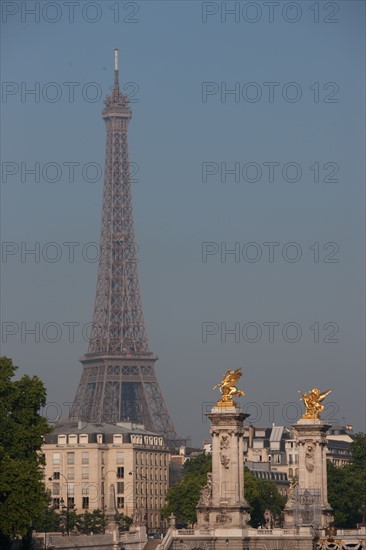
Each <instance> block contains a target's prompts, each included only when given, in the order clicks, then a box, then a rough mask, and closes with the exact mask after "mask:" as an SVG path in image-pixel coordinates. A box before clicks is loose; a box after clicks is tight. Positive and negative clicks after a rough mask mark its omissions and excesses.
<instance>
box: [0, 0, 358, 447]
mask: <svg viewBox="0 0 366 550" xmlns="http://www.w3.org/2000/svg"><path fill="white" fill-rule="evenodd" d="M24 4H25V5H26V8H27V9H28V10H29V9H31V8H32V6H33V7H35V9H36V10H37V9H38V10H39V14H38V13H36V15H31V14H30V13H27V12H26V11H24V10H25V7H24ZM55 4H56V6H55ZM2 9H3V13H2V16H3V23H2V31H3V37H2V59H1V67H2V80H3V90H2V91H3V94H2V105H1V107H2V114H3V134H2V138H3V139H2V151H1V152H2V161H3V165H2V168H3V175H2V199H3V201H2V240H3V241H4V242H5V243H14V244H5V245H4V244H3V255H2V273H3V278H2V279H3V285H2V311H1V316H2V321H3V323H4V322H5V323H13V324H12V325H9V324H6V325H4V324H3V334H2V344H1V345H2V354H6V355H10V356H11V357H13V359H14V361H15V363H17V364H18V365H19V366H20V370H19V372H20V373H25V372H26V373H29V374H37V375H39V376H40V377H41V378H42V379H43V380H44V382H45V384H46V386H47V390H48V400H49V401H50V402H57V403H59V404H60V409H59V411H61V409H62V413H63V414H66V413H67V406H65V405H62V404H63V403H65V402H70V401H72V400H73V398H74V394H75V391H76V388H77V384H78V382H79V379H80V375H81V365H80V363H79V362H78V358H79V357H80V356H81V355H82V354H83V353H85V352H86V350H87V342H86V341H85V338H83V334H82V328H81V327H83V326H85V325H86V324H87V323H88V322H90V321H91V319H92V313H93V305H94V296H95V286H96V269H97V264H96V263H95V262H92V261H88V257H89V258H93V257H94V255H95V247H94V246H93V245H87V243H93V242H98V241H99V231H100V216H101V198H102V183H103V180H102V177H100V178H99V181H96V182H93V181H91V180H92V179H93V178H94V176H95V174H96V171H95V170H94V168H93V166H92V165H88V164H87V163H96V164H97V165H99V166H101V167H102V166H103V162H104V140H105V129H104V122H103V120H102V117H101V110H102V107H103V103H102V99H103V98H104V96H105V95H106V93H107V92H108V89H109V87H110V85H111V84H112V82H113V49H114V48H115V47H118V48H119V49H120V74H121V84H125V83H127V82H128V83H130V84H129V86H128V88H127V89H126V91H127V92H128V93H134V94H135V95H134V97H133V99H137V100H138V101H137V102H135V103H132V109H133V119H132V121H131V123H130V134H129V135H130V156H131V160H132V161H133V162H135V163H136V164H137V165H138V168H139V172H138V174H136V176H135V177H136V178H137V179H138V181H136V183H134V185H133V192H134V208H135V225H136V238H137V244H138V246H139V259H140V279H141V289H142V299H143V305H144V311H145V319H146V324H147V331H148V335H149V338H150V344H151V350H152V351H153V352H155V353H157V354H158V355H159V357H160V360H159V363H158V365H157V374H158V377H159V380H160V383H161V386H162V390H163V393H164V396H165V399H166V401H167V404H168V408H169V411H170V413H171V416H172V418H173V420H174V422H175V425H176V428H177V430H178V431H179V432H180V434H182V435H186V434H191V435H192V438H193V441H194V442H195V443H197V444H199V443H200V442H201V440H202V439H203V438H205V437H207V436H208V431H207V423H206V422H205V421H204V420H203V419H202V410H206V409H207V407H208V406H209V405H207V404H208V403H210V402H212V401H213V400H215V399H217V398H218V393H217V392H212V390H211V388H212V386H213V385H214V384H215V383H217V382H218V381H219V380H220V377H221V375H222V373H223V371H225V370H226V369H227V368H238V367H242V369H243V371H244V376H243V378H242V383H241V387H243V388H244V389H245V391H246V396H245V398H243V399H241V403H242V405H243V406H244V407H247V409H248V412H251V413H252V420H253V421H254V422H257V423H260V424H268V423H270V421H271V420H272V418H271V417H270V416H271V415H270V410H271V406H269V405H265V403H269V402H274V403H277V404H275V405H273V407H272V408H274V410H275V412H276V415H275V420H276V422H278V423H286V424H290V421H291V418H292V419H293V420H294V419H295V418H297V416H298V414H297V413H298V409H297V405H296V406H295V405H288V403H291V402H295V403H296V402H297V400H298V394H297V390H298V389H301V390H303V391H305V390H308V389H311V388H312V387H314V386H319V387H320V389H321V390H325V389H328V388H329V387H332V388H334V391H333V393H332V394H331V396H330V397H329V398H328V402H330V401H332V402H334V405H329V406H328V408H327V415H326V417H327V418H328V419H330V420H332V421H333V422H334V421H336V419H338V420H339V421H340V422H344V421H347V422H350V423H353V424H354V425H355V427H356V429H358V430H360V429H365V424H364V419H365V406H364V393H365V321H364V320H365V315H364V313H365V308H364V303H365V302H364V299H365V295H364V275H365V273H364V244H365V243H364V227H365V210H364V207H365V202H364V198H365V196H364V195H365V194H364V180H365V178H364V158H363V156H364V150H365V134H364V120H365V112H364V94H365V72H364V45H365V40H364V39H365V27H364V15H365V14H364V11H365V3H364V2H363V1H337V2H322V1H321V2H312V1H311V2H310V1H301V2H283V1H282V2H275V3H271V5H269V4H268V2H262V1H258V2H244V1H243V2H226V4H225V3H221V2H206V3H205V2H203V3H201V2H193V1H192V2H190V1H184V2H178V1H165V2H155V1H149V2H147V1H143V2H115V1H109V0H107V1H103V2H99V3H98V2H83V1H81V2H77V3H76V4H75V5H74V6H73V7H72V6H71V5H70V3H67V2H62V1H60V2H57V3H55V2H47V1H43V2H32V1H28V2H26V3H24V2H14V1H11V2H6V1H4V2H2ZM71 9H73V10H74V16H73V22H71V21H70V19H71V16H70V13H71ZM225 9H226V12H225ZM229 9H234V10H236V13H234V14H231V15H230V14H229V13H227V10H229ZM118 10H119V12H118ZM36 18H38V19H37V20H36ZM235 19H236V20H235ZM92 20H95V22H94V23H93V22H91V21H92ZM131 20H135V22H131ZM52 21H54V22H52ZM205 21H206V22H205ZM291 21H292V22H291ZM67 83H69V84H67ZM70 83H74V84H70ZM90 83H94V84H90ZM131 83H132V84H131ZM203 83H210V84H203ZM271 83H272V84H271ZM289 83H290V84H289ZM30 89H35V90H36V93H35V94H33V95H31V94H26V90H30ZM225 90H226V91H229V90H236V95H235V94H227V95H225ZM207 91H208V92H210V93H209V95H207V94H206V93H204V94H203V92H207ZM72 94H73V95H72ZM96 95H97V96H98V95H102V98H101V99H99V100H97V101H94V97H96ZM53 99H55V101H53ZM255 99H257V101H255ZM70 162H71V163H72V162H75V163H79V164H78V165H75V179H74V181H73V182H72V181H70V180H71V179H72V178H71V177H70V176H69V172H68V170H69V168H68V167H70V164H65V163H70ZM4 163H5V164H4ZM21 163H23V166H22V164H21ZM35 163H39V167H40V172H41V175H40V181H39V182H35V177H34V176H32V175H31V174H29V173H28V174H27V173H26V172H25V169H29V168H31V167H34V164H35ZM49 163H54V164H49ZM203 163H210V164H203ZM222 163H223V164H222ZM235 163H236V169H237V170H238V169H239V173H237V175H236V177H235V175H233V174H231V175H230V174H226V175H225V172H224V168H225V165H226V168H227V169H230V168H233V167H234V166H235ZM268 163H276V164H268ZM289 163H291V164H289ZM85 165H86V167H85ZM221 167H223V168H221ZM310 167H311V168H310ZM82 168H84V173H83V171H82ZM270 170H273V177H272V178H270V177H269V176H270V175H271V174H270ZM203 171H204V175H206V177H202V172H203ZM12 172H17V173H14V174H12ZM212 172H214V173H212ZM42 173H43V174H42ZM97 176H98V174H97ZM58 178H59V179H58ZM52 179H58V181H54V182H52V181H51V180H52ZM96 179H98V177H97V178H96ZM225 179H226V181H225ZM235 179H236V180H237V181H235ZM22 180H23V181H22ZM203 180H206V181H203ZM221 180H222V181H221ZM256 180H257V181H256ZM269 180H271V181H269ZM286 180H287V181H286ZM296 180H297V181H296ZM318 180H319V181H318ZM67 242H74V243H80V246H76V248H75V259H74V262H70V261H69V255H68V250H69V249H68V248H67V245H64V244H63V243H67ZM22 243H25V244H22ZM35 243H39V245H35ZM49 243H57V245H56V246H54V245H50V244H49ZM202 243H216V244H211V245H202ZM235 243H238V244H235ZM248 243H255V244H252V245H249V246H248ZM263 243H279V244H276V245H272V246H271V245H268V244H267V245H264V244H263ZM289 243H296V244H295V245H293V244H292V245H291V244H290V245H289ZM314 243H319V244H314ZM329 243H335V244H329ZM85 245H86V246H85ZM35 246H39V247H40V251H41V252H40V257H39V262H37V261H35V259H38V258H35V256H34V255H33V256H32V255H24V250H25V248H28V249H30V248H34V247H35ZM202 247H204V250H205V251H211V252H212V254H211V255H208V256H205V257H204V259H205V260H206V261H202ZM225 247H226V249H227V250H228V249H233V248H235V247H236V250H237V251H238V250H239V252H240V256H239V257H236V256H235V255H227V256H226V257H225V254H224V255H223V256H221V252H223V253H224V252H225ZM82 249H83V250H84V252H83V253H82ZM60 250H61V257H60V259H59V261H57V262H54V263H53V262H51V261H50V260H51V259H52V258H53V257H54V254H55V253H58V254H59V255H60ZM271 250H272V251H273V258H271V259H273V261H270V260H269V252H270V251H271ZM22 251H23V256H22V254H21V252H22ZM42 252H43V254H42ZM260 254H262V255H261V257H260ZM300 254H301V258H300ZM256 255H258V258H257V261H250V260H253V259H255V257H256ZM297 256H298V258H297ZM296 259H298V261H291V260H296ZM236 260H238V261H236ZM335 260H338V261H335ZM70 322H74V323H79V326H76V327H75V338H74V340H75V341H74V342H69V337H68V336H69V335H68V329H67V326H66V325H65V323H70ZM272 322H273V323H276V325H268V323H272ZM21 323H23V325H21ZM35 323H39V326H40V330H41V332H42V329H44V331H43V332H45V334H43V336H42V334H41V337H40V341H39V342H35V336H32V335H30V334H26V332H25V331H26V330H27V329H30V328H32V327H33V326H34V324H35ZM48 323H56V325H55V326H56V329H57V326H59V327H61V329H62V334H61V335H60V334H59V335H58V337H59V341H58V342H56V343H51V342H50V340H51V339H52V338H53V337H54V335H55V330H56V329H55V326H54V327H53V328H52V326H51V325H48ZM204 323H210V324H209V325H204ZM235 323H236V325H235ZM288 323H291V324H290V325H289V324H288ZM4 326H5V331H4ZM235 326H236V329H237V330H239V331H240V333H239V334H237V335H236V337H235V335H230V334H226V337H225V327H226V329H227V330H230V329H232V328H234V327H235ZM45 327H46V328H45ZM205 327H206V328H205ZM271 327H272V328H273V330H274V332H273V334H270V332H271ZM309 327H311V328H309ZM17 329H18V333H17V334H13V335H11V334H8V332H9V331H11V330H14V331H15V330H17ZM207 330H209V331H211V332H213V333H215V334H211V335H207ZM202 331H204V334H203V336H204V337H202ZM205 331H206V332H205ZM300 331H301V332H300ZM337 331H338V333H337V334H336V332H337ZM272 336H273V337H272ZM235 339H236V340H239V341H235ZM22 340H23V341H22ZM205 340H206V341H205ZM222 340H223V341H222ZM225 340H226V341H225ZM250 340H251V341H250ZM291 340H298V341H293V342H291ZM318 340H319V341H318ZM329 340H336V341H331V342H330V341H329ZM260 409H261V412H260ZM55 411H56V409H55V407H52V406H51V407H50V408H49V410H48V413H49V416H50V417H52V416H54V415H55Z"/></svg>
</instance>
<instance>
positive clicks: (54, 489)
mask: <svg viewBox="0 0 366 550" xmlns="http://www.w3.org/2000/svg"><path fill="white" fill-rule="evenodd" d="M52 493H53V494H54V495H59V494H60V484H59V483H52Z"/></svg>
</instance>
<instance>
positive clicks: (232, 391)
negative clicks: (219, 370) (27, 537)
mask: <svg viewBox="0 0 366 550" xmlns="http://www.w3.org/2000/svg"><path fill="white" fill-rule="evenodd" d="M241 375H242V373H241V369H236V370H235V371H233V370H230V369H228V371H227V373H226V374H224V376H223V377H222V380H221V382H220V384H216V386H214V387H213V388H212V389H214V390H215V389H216V388H219V389H220V392H221V395H222V397H221V399H220V400H219V401H218V402H217V403H216V405H217V406H218V407H235V401H234V400H233V395H237V396H238V397H240V396H242V395H245V393H244V392H243V390H238V388H237V387H236V384H237V382H238V380H239V378H240V377H241Z"/></svg>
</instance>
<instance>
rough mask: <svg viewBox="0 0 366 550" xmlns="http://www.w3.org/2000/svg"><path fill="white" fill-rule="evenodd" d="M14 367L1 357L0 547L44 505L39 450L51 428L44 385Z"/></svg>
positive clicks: (25, 532)
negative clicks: (17, 375)
mask: <svg viewBox="0 0 366 550" xmlns="http://www.w3.org/2000/svg"><path fill="white" fill-rule="evenodd" d="M16 369H17V367H16V366H15V365H13V363H12V361H11V359H9V358H7V357H0V547H1V548H2V549H6V548H8V547H9V546H10V543H11V540H12V539H13V538H14V537H16V536H19V535H20V536H21V537H23V538H24V539H26V538H29V535H30V532H31V526H32V522H33V520H34V519H35V518H36V517H38V516H39V515H40V514H42V512H43V510H44V508H45V506H47V494H46V491H45V488H44V485H43V483H42V468H41V462H42V459H41V457H40V455H39V453H38V451H39V449H40V448H41V446H42V442H43V436H44V435H45V434H46V433H48V432H49V431H50V428H49V426H48V424H47V421H46V419H45V418H43V417H42V416H40V414H39V411H40V408H41V407H43V406H44V405H45V404H46V390H45V388H44V385H43V383H42V382H41V380H40V379H39V378H38V377H36V376H33V377H29V376H22V377H21V378H20V379H19V380H16V381H13V380H12V378H13V377H14V375H15V372H16Z"/></svg>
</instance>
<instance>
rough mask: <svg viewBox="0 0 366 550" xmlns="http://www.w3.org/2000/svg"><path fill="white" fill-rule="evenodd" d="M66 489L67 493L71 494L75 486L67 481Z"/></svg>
mask: <svg viewBox="0 0 366 550" xmlns="http://www.w3.org/2000/svg"><path fill="white" fill-rule="evenodd" d="M67 490H68V493H69V495H73V494H74V493H75V486H74V484H73V483H68V485H67Z"/></svg>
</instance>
